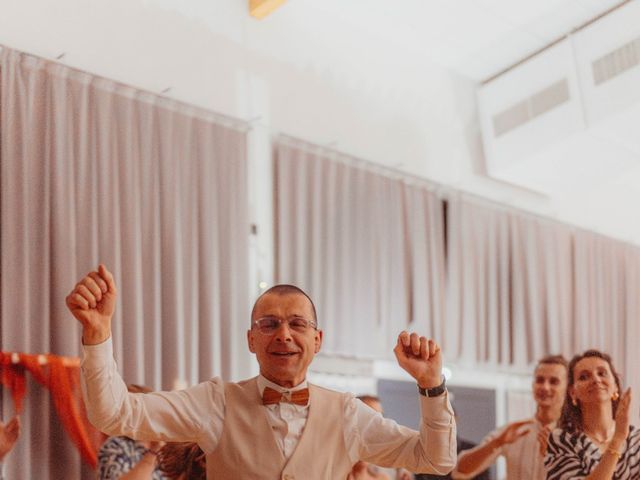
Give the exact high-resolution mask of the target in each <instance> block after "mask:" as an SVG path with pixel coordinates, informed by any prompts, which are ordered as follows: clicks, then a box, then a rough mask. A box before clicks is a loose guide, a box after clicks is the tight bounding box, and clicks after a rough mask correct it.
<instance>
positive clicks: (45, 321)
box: [0, 48, 250, 479]
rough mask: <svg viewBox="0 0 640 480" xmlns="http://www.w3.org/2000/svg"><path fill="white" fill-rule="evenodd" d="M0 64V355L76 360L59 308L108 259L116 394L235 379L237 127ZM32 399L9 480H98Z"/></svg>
mask: <svg viewBox="0 0 640 480" xmlns="http://www.w3.org/2000/svg"><path fill="white" fill-rule="evenodd" d="M1 58H2V64H1V69H2V83H1V84H0V88H1V97H0V108H1V117H0V122H1V123H0V127H1V128H0V130H1V137H0V139H1V151H0V155H1V157H0V161H1V170H0V175H1V178H0V182H1V197H0V201H1V206H0V209H1V210H0V212H1V223H0V228H1V235H2V236H1V242H2V243H1V257H0V259H1V271H0V273H1V281H0V295H1V299H2V310H1V317H0V326H1V334H2V350H5V351H24V352H29V353H40V352H51V353H54V354H60V355H77V354H78V353H79V345H80V328H79V325H77V323H76V322H75V320H73V318H72V317H71V316H70V315H69V314H68V313H67V312H66V309H65V306H64V298H65V296H66V294H67V292H68V291H69V289H70V288H72V287H73V285H74V283H75V282H76V281H77V280H78V279H79V278H80V276H82V275H84V274H85V273H86V272H87V271H88V270H89V269H91V268H94V267H95V265H96V264H97V262H98V261H103V262H105V263H106V264H107V265H108V266H109V267H110V268H111V270H112V271H113V272H114V273H115V277H116V281H117V284H118V286H119V299H118V307H117V312H116V317H115V319H114V325H113V330H114V341H115V352H116V358H117V360H118V362H119V365H120V368H121V370H122V372H123V374H124V378H125V379H126V380H127V381H130V382H135V383H141V384H147V385H149V386H151V387H153V388H156V389H157V388H164V389H170V388H172V387H173V386H174V385H175V384H176V383H182V384H185V383H186V384H190V383H194V382H196V381H198V380H203V379H206V378H209V377H211V376H213V375H223V376H224V377H225V378H228V379H234V378H239V377H240V376H243V375H245V374H246V373H247V372H248V370H249V367H248V362H249V360H248V358H246V356H244V355H243V354H242V353H240V352H245V351H246V348H245V346H244V343H245V341H244V338H243V334H242V332H243V330H244V329H245V328H246V319H247V317H248V308H249V301H250V299H249V298H248V295H247V292H248V288H247V285H248V263H247V262H248V238H247V236H248V230H249V229H248V213H247V210H248V208H247V185H246V177H247V172H246V158H245V157H246V152H245V145H246V138H245V137H246V135H245V127H244V125H242V124H240V123H238V122H235V121H232V120H229V119H226V118H223V117H220V116H216V115H213V114H210V113H207V112H203V111H200V110H198V109H195V108H191V107H188V106H184V105H181V104H178V103H176V102H172V101H169V100H166V99H162V98H159V97H156V96H154V95H151V94H146V93H143V92H139V91H136V90H135V89H133V88H129V87H125V86H122V85H119V84H116V83H113V82H111V81H108V80H104V79H100V78H96V77H93V76H91V75H89V74H86V73H81V72H78V71H74V70H72V69H69V68H66V67H63V66H60V65H56V64H52V63H49V62H46V61H43V60H41V59H38V58H34V57H31V56H28V55H24V54H21V53H18V52H15V51H12V50H10V49H6V48H5V49H3V51H2V57H1ZM239 325H242V327H239ZM27 399H28V401H27V404H26V407H25V414H24V416H23V434H22V436H21V439H20V442H19V445H18V447H17V451H15V452H12V454H11V456H10V457H8V459H7V465H6V466H5V472H6V477H7V478H11V479H34V478H37V479H48V478H51V479H58V478H80V477H81V476H84V477H86V478H93V474H89V473H88V472H87V471H86V470H84V471H83V469H82V467H81V466H80V461H79V457H78V455H77V454H76V452H75V451H74V450H73V448H72V447H71V443H70V442H69V441H68V440H67V439H66V438H65V436H64V433H63V432H62V430H61V429H60V426H59V425H58V424H57V421H56V419H55V414H54V413H53V409H52V408H51V405H50V402H49V399H48V397H47V395H46V393H45V392H44V391H43V390H41V389H39V388H37V387H34V386H33V385H30V393H29V394H28V395H27ZM11 410H12V409H11V402H10V401H9V400H8V396H6V395H5V396H4V402H3V417H5V418H6V417H8V416H9V415H11Z"/></svg>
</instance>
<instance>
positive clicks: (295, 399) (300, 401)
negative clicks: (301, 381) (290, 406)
mask: <svg viewBox="0 0 640 480" xmlns="http://www.w3.org/2000/svg"><path fill="white" fill-rule="evenodd" d="M280 402H288V403H295V404H296V405H303V406H304V405H306V404H307V403H309V389H308V388H303V389H301V390H296V391H294V392H291V393H290V394H289V395H287V394H284V393H280V392H278V391H277V390H274V389H273V388H270V387H265V388H264V392H262V404H263V405H274V404H276V403H280Z"/></svg>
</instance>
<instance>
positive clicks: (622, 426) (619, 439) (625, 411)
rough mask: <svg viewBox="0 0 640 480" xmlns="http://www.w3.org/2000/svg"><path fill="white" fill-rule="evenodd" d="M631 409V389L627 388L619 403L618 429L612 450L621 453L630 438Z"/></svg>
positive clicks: (614, 436) (617, 411)
mask: <svg viewBox="0 0 640 480" xmlns="http://www.w3.org/2000/svg"><path fill="white" fill-rule="evenodd" d="M630 407H631V388H627V389H626V390H625V391H624V393H623V394H622V396H621V397H620V402H619V403H618V409H617V410H616V418H615V420H616V429H615V431H614V433H613V439H612V440H611V444H610V446H611V448H613V449H615V450H616V451H618V452H619V451H620V450H621V448H622V445H624V443H625V442H626V441H627V437H628V436H629V410H630Z"/></svg>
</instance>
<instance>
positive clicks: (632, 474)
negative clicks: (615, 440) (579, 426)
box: [544, 426, 640, 480]
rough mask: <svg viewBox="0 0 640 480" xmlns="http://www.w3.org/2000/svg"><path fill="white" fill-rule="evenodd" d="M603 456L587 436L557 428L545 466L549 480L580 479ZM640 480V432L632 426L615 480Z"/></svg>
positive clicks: (551, 440)
mask: <svg viewBox="0 0 640 480" xmlns="http://www.w3.org/2000/svg"><path fill="white" fill-rule="evenodd" d="M601 456H602V453H601V452H600V450H599V449H598V447H597V446H596V444H595V443H593V442H592V441H591V440H590V439H589V437H587V436H586V435H585V434H584V433H580V432H578V433H569V432H567V431H565V430H561V429H555V430H554V431H553V432H552V433H551V435H550V436H549V444H548V447H547V455H546V456H545V459H544V465H545V468H546V469H547V480H578V479H581V478H585V477H586V476H587V475H589V474H590V473H591V472H592V471H593V470H594V469H595V468H596V466H597V465H598V462H599V461H600V457H601ZM639 479H640V430H638V429H637V428H635V427H633V426H631V427H630V429H629V437H628V438H627V442H626V444H625V446H624V451H623V452H622V457H621V458H620V460H618V464H617V465H616V469H615V472H614V474H613V477H612V480H639Z"/></svg>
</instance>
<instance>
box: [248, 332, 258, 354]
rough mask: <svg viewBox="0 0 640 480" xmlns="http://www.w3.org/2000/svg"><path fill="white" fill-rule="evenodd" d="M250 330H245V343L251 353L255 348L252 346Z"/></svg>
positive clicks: (254, 351)
mask: <svg viewBox="0 0 640 480" xmlns="http://www.w3.org/2000/svg"><path fill="white" fill-rule="evenodd" d="M252 333H253V332H252V331H251V330H247V345H248V346H249V351H250V352H251V353H256V349H255V348H254V346H253V335H252Z"/></svg>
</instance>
